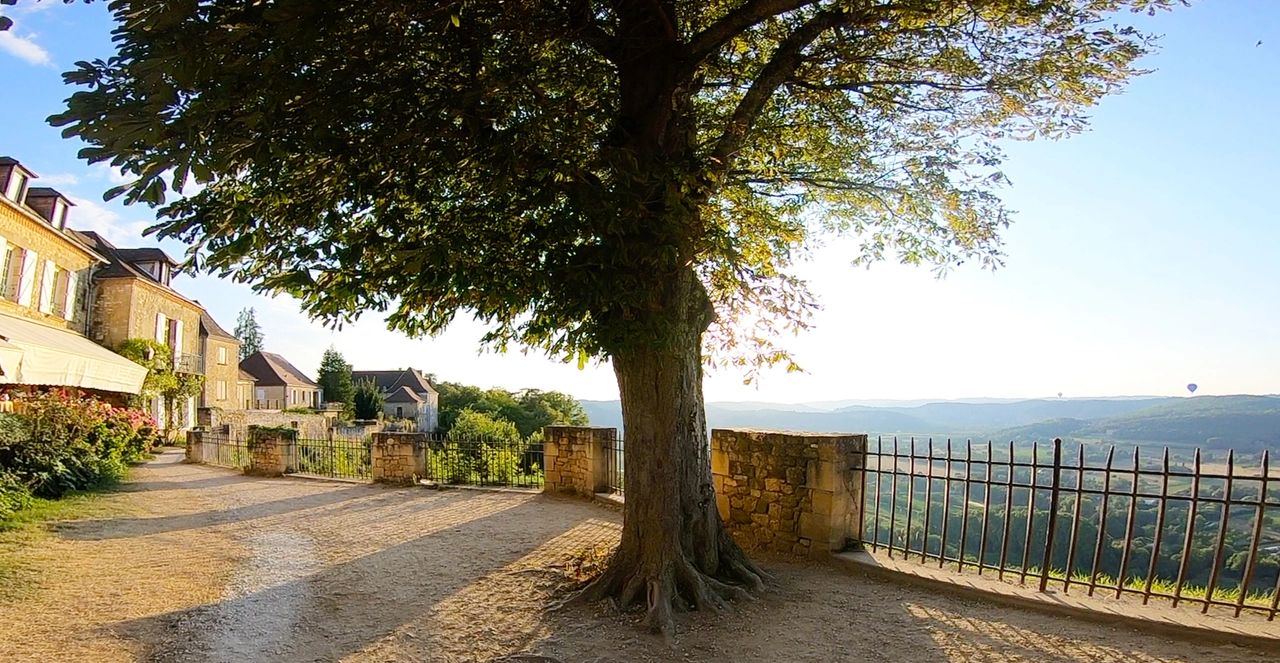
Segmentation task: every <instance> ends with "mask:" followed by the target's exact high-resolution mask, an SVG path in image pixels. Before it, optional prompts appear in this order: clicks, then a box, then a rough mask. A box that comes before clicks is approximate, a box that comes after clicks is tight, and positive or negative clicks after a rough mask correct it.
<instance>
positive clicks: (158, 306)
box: [90, 276, 200, 355]
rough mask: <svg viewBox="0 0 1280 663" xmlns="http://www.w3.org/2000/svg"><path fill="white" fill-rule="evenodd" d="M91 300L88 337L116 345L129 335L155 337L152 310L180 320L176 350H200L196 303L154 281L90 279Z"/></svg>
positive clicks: (198, 316) (190, 352)
mask: <svg viewBox="0 0 1280 663" xmlns="http://www.w3.org/2000/svg"><path fill="white" fill-rule="evenodd" d="M93 290H94V293H95V295H94V296H95V300H94V305H93V319H92V321H91V325H90V329H91V333H90V337H91V338H92V339H93V340H95V341H97V342H98V343H101V344H102V345H105V346H107V347H108V348H116V347H118V346H119V345H120V344H121V343H123V342H124V341H127V340H129V339H131V338H148V339H155V337H156V314H157V313H163V314H164V316H165V317H166V318H168V319H169V320H181V321H182V347H181V348H179V349H178V351H179V352H181V353H183V354H189V355H198V354H200V306H199V305H198V304H196V303H194V302H191V301H189V300H187V299H184V298H183V297H182V296H181V295H179V294H177V293H176V292H174V291H172V290H169V289H168V288H165V287H164V286H162V285H160V284H158V283H151V282H148V281H146V280H144V279H141V278H136V277H132V276H130V277H119V278H100V279H96V280H95V281H94V285H93Z"/></svg>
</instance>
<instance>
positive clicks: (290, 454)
mask: <svg viewBox="0 0 1280 663" xmlns="http://www.w3.org/2000/svg"><path fill="white" fill-rule="evenodd" d="M297 438H298V431H296V430H293V429H290V428H267V427H260V426H250V427H249V442H248V447H249V467H247V468H245V474H252V475H255V476H262V477H278V476H282V475H284V474H285V473H287V472H289V471H291V470H292V469H293V468H292V467H291V464H292V462H293V458H294V448H295V443H296V440H297Z"/></svg>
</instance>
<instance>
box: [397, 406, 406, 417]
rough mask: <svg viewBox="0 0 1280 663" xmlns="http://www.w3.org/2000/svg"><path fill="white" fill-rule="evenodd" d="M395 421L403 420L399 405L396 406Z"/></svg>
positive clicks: (401, 408)
mask: <svg viewBox="0 0 1280 663" xmlns="http://www.w3.org/2000/svg"><path fill="white" fill-rule="evenodd" d="M396 419H404V408H403V407H401V406H399V405H397V406H396Z"/></svg>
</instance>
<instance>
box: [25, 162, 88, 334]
mask: <svg viewBox="0 0 1280 663" xmlns="http://www.w3.org/2000/svg"><path fill="white" fill-rule="evenodd" d="M34 177H35V175H34V174H33V173H31V172H30V171H28V170H26V169H25V168H23V167H22V165H21V164H20V163H18V162H17V161H16V160H14V159H11V158H9V157H0V259H2V260H3V264H2V265H0V313H4V314H8V315H14V316H18V317H21V318H25V319H28V320H33V321H36V322H40V323H42V324H46V325H50V326H54V327H58V328H62V329H68V330H71V331H74V332H77V333H81V334H83V333H84V332H85V331H86V322H87V318H88V315H87V313H88V310H89V302H88V298H87V297H86V296H85V295H86V292H87V290H88V284H89V279H88V274H89V270H90V269H92V268H93V267H96V266H97V265H100V264H103V263H105V262H106V259H105V258H104V257H103V256H101V255H99V254H97V253H95V252H94V251H93V250H92V249H90V248H89V247H88V246H86V245H85V244H84V243H83V242H81V241H79V238H77V237H76V236H75V234H74V233H73V232H71V231H68V230H67V212H68V210H69V209H70V208H71V207H72V204H71V202H70V201H69V200H67V199H66V197H65V196H63V195H62V194H60V193H58V192H57V191H55V190H53V189H49V188H44V187H31V186H30V181H31V179H32V178H34Z"/></svg>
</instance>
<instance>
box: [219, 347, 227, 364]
mask: <svg viewBox="0 0 1280 663" xmlns="http://www.w3.org/2000/svg"><path fill="white" fill-rule="evenodd" d="M218 363H219V364H221V365H223V366H226V365H227V348H226V347H225V346H223V347H219V348H218Z"/></svg>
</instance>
